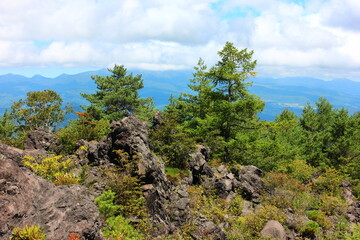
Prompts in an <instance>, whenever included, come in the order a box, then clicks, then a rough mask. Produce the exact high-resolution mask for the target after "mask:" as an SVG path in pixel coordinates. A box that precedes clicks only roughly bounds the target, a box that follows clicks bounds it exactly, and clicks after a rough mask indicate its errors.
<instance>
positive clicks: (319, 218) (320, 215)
mask: <svg viewBox="0 0 360 240" xmlns="http://www.w3.org/2000/svg"><path fill="white" fill-rule="evenodd" d="M306 216H308V218H309V219H310V220H312V221H315V222H317V223H318V224H319V226H320V227H322V228H323V229H330V228H331V227H333V224H332V222H330V221H329V220H328V219H326V215H325V213H324V212H322V211H319V210H311V211H306Z"/></svg>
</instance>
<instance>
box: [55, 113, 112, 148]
mask: <svg viewBox="0 0 360 240" xmlns="http://www.w3.org/2000/svg"><path fill="white" fill-rule="evenodd" d="M76 114H77V115H78V117H79V119H77V120H73V121H70V123H69V125H67V126H66V127H65V128H62V129H60V131H59V132H57V133H56V134H57V136H58V138H59V143H60V144H61V145H62V152H63V153H72V152H73V151H75V150H76V143H77V142H78V141H79V140H80V139H85V140H88V141H90V140H101V139H102V138H103V137H105V136H106V135H107V134H108V133H109V132H110V123H109V121H108V120H105V119H101V120H97V121H96V120H91V118H92V116H91V115H89V114H87V113H83V112H77V113H76Z"/></svg>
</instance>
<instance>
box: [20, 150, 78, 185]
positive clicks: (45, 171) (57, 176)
mask: <svg viewBox="0 0 360 240" xmlns="http://www.w3.org/2000/svg"><path fill="white" fill-rule="evenodd" d="M23 163H24V165H25V166H26V167H28V168H30V169H31V170H33V171H34V172H35V173H36V174H38V175H39V176H41V177H43V178H45V179H48V180H50V181H52V182H54V183H55V184H56V185H67V184H77V183H79V178H78V177H76V176H75V175H73V174H70V171H71V170H72V169H73V168H74V163H73V160H72V159H67V160H63V156H61V155H59V156H53V157H46V158H44V159H42V160H41V162H40V163H38V162H37V161H36V160H35V158H33V157H31V156H24V160H23Z"/></svg>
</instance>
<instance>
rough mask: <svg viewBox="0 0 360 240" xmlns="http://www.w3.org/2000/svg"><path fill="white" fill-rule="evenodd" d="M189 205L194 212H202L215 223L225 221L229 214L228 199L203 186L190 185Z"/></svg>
mask: <svg viewBox="0 0 360 240" xmlns="http://www.w3.org/2000/svg"><path fill="white" fill-rule="evenodd" d="M188 193H189V199H190V202H189V206H190V208H191V210H192V211H193V213H195V214H198V213H201V214H203V215H204V216H205V217H207V218H208V219H209V220H211V221H213V222H214V223H215V224H219V223H221V222H224V221H225V220H226V218H227V215H228V209H227V207H226V201H225V200H224V199H220V198H219V197H217V196H216V195H215V194H214V192H211V191H205V190H204V188H202V187H201V186H195V185H193V186H189V187H188Z"/></svg>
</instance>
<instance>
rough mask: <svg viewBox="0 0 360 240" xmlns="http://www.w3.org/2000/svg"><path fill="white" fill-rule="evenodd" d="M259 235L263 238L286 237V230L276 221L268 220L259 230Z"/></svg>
mask: <svg viewBox="0 0 360 240" xmlns="http://www.w3.org/2000/svg"><path fill="white" fill-rule="evenodd" d="M260 234H261V236H262V237H264V238H268V237H270V238H272V239H286V232H285V229H284V227H283V226H282V225H281V223H279V222H278V221H274V220H270V221H268V222H267V223H266V225H265V227H264V228H263V230H261V233H260Z"/></svg>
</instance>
